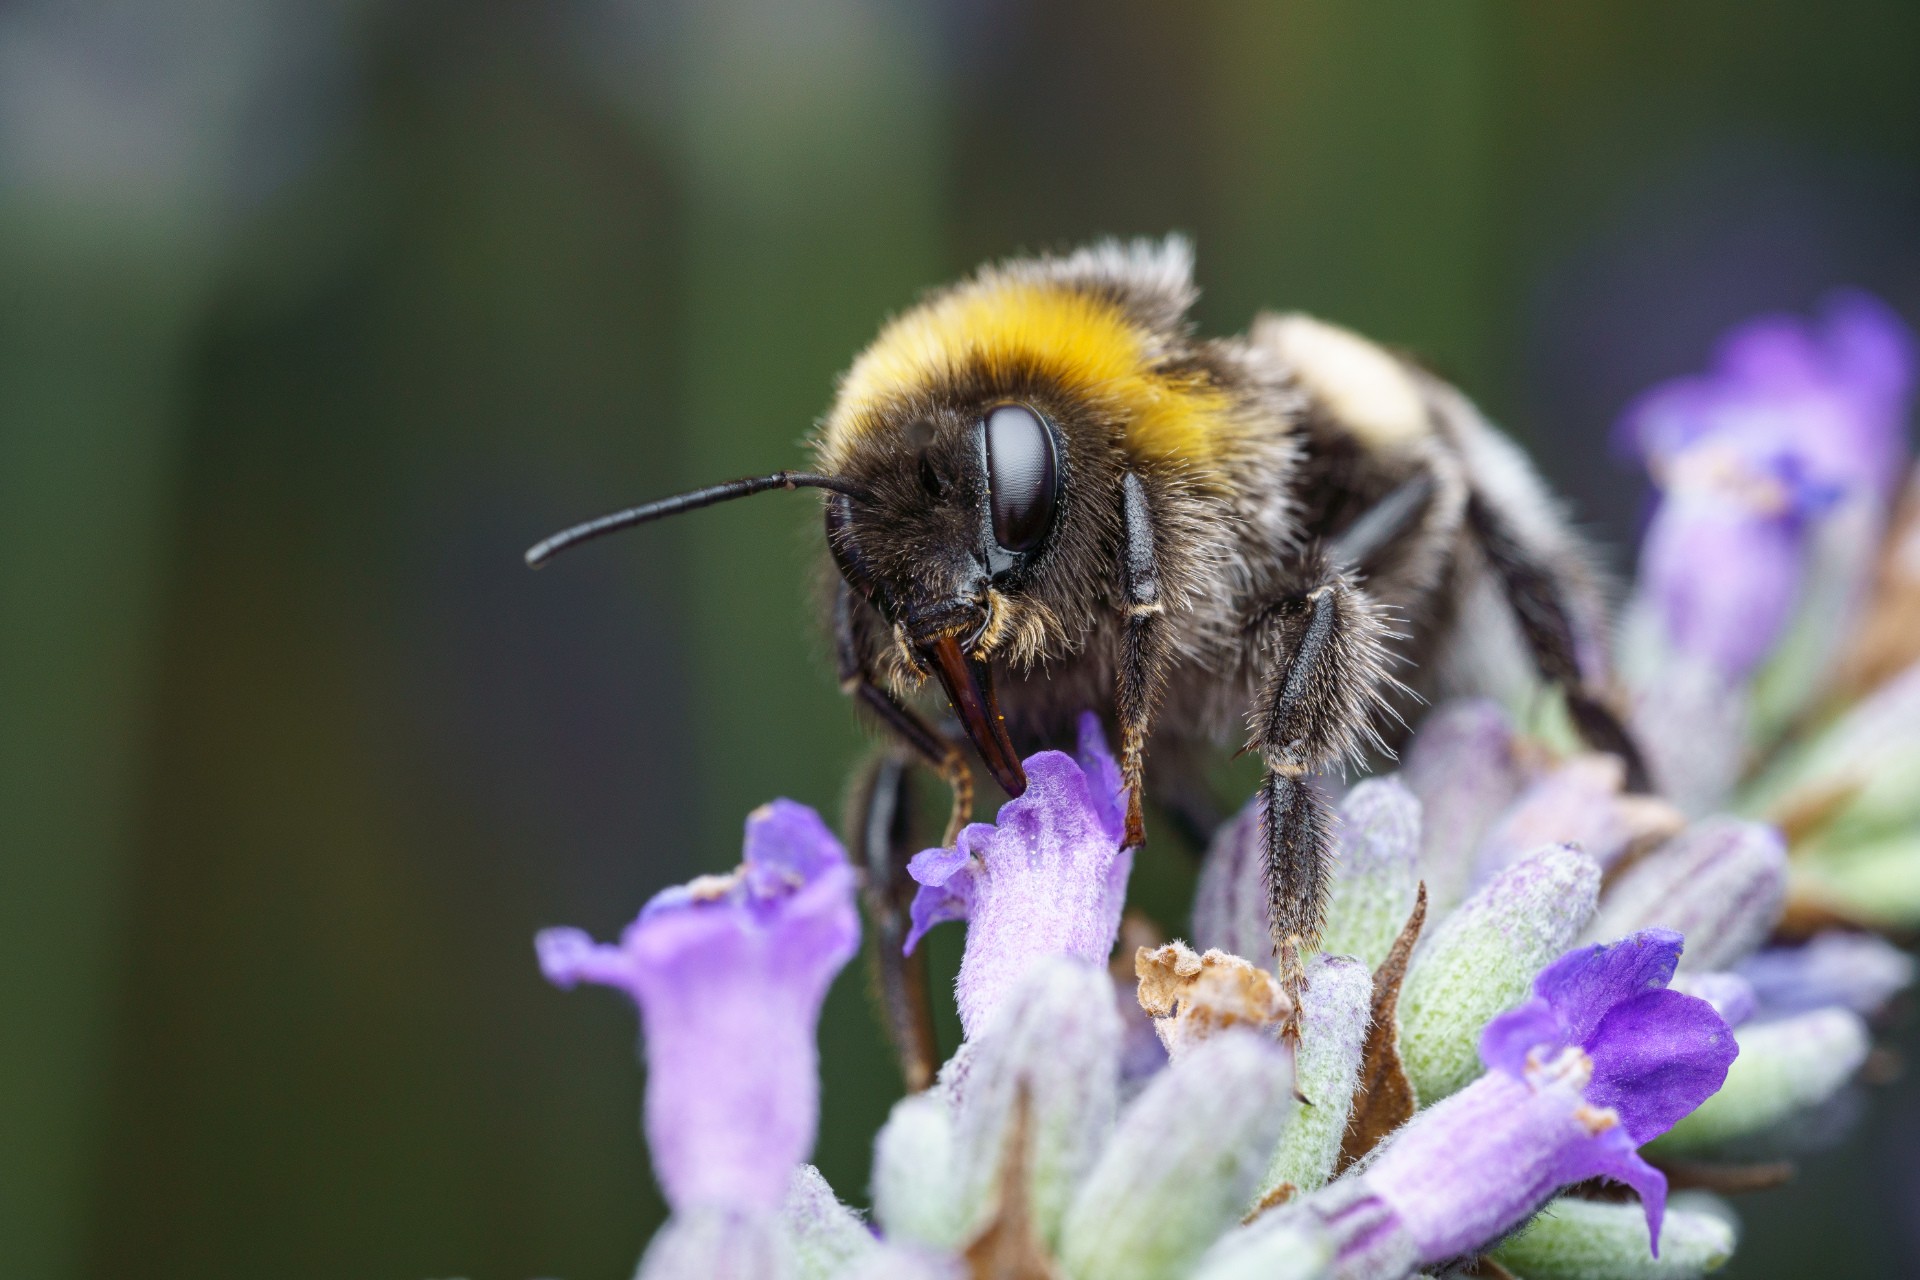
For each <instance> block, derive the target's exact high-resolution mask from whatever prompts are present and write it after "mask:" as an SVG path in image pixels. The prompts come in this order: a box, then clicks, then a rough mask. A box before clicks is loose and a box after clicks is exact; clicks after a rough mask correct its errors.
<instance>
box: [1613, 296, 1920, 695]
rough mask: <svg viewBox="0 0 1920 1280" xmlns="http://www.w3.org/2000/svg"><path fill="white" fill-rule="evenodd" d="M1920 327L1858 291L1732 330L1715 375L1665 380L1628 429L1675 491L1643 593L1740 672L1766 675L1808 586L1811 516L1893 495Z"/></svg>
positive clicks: (1719, 663)
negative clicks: (1817, 309) (1801, 312)
mask: <svg viewBox="0 0 1920 1280" xmlns="http://www.w3.org/2000/svg"><path fill="white" fill-rule="evenodd" d="M1913 369H1914V348H1913V335H1912V334H1911V332H1910V331H1909V330H1908V329H1907V327H1906V325H1905V324H1903V323H1902V322H1901V320H1900V318H1899V317H1898V316H1896V315H1895V314H1894V313H1893V312H1892V311H1891V310H1890V309H1889V308H1888V307H1886V305H1885V304H1883V303H1881V302H1879V301H1878V300H1877V299H1875V298H1872V297H1870V296H1869V295H1867V294H1864V293H1860V292H1857V291H1847V292H1840V293H1835V294H1833V295H1831V296H1830V297H1828V298H1827V299H1826V301H1825V302H1824V304H1823V305H1822V308H1821V313H1820V316H1819V318H1818V319H1817V320H1816V321H1813V322H1806V321H1802V320H1800V319H1798V318H1796V317H1793V316H1784V315H1782V316H1766V317H1762V318H1760V319H1757V320H1753V321H1751V322H1749V323H1747V324H1745V325H1742V326H1741V327H1740V328H1738V329H1735V330H1734V331H1733V332H1731V333H1729V334H1728V335H1727V336H1726V337H1725V338H1724V339H1723V340H1722V342H1721V345H1720V348H1719V350H1718V352H1717V353H1716V355H1715V361H1714V367H1713V369H1712V370H1711V371H1710V372H1708V373H1705V374H1701V375H1696V376H1692V377H1685V378H1677V379H1675V380H1673V381H1671V382H1667V383H1663V384H1661V385H1660V386H1658V387H1655V388H1654V389H1653V390H1652V391H1650V392H1648V393H1647V394H1646V395H1644V396H1642V397H1641V398H1640V400H1638V401H1637V402H1636V403H1635V404H1634V405H1633V406H1631V407H1630V408H1629V409H1628V411H1627V413H1626V415H1625V416H1624V418H1623V420H1622V422H1621V424H1620V434H1621V436H1622V438H1623V439H1624V440H1625V441H1626V442H1627V444H1628V445H1629V446H1630V447H1631V448H1632V449H1633V450H1634V451H1635V452H1637V453H1638V454H1639V455H1640V456H1641V458H1642V459H1644V460H1645V462H1646V464H1647V468H1648V470H1649V471H1650V472H1651V473H1652V475H1653V478H1654V482H1655V483H1656V484H1657V485H1658V486H1659V487H1660V489H1661V491H1662V495H1663V497H1662V501H1661V504H1660V507H1659V509H1658V510H1657V511H1656V513H1655V515H1654V518H1653V523H1652V525H1651V526H1650V527H1649V529H1648V531H1647V537H1646V544H1645V548H1644V550H1643V551H1642V553H1641V563H1640V591H1641V593H1642V594H1643V596H1645V597H1646V598H1647V600H1648V601H1649V602H1650V603H1651V605H1652V607H1653V610H1654V612H1655V613H1656V615H1657V616H1658V617H1659V619H1660V621H1661V622H1662V624H1663V628H1664V630H1665V632H1666V637H1667V639H1668V641H1669V642H1670V643H1671V644H1672V645H1673V646H1674V648H1675V649H1677V650H1678V651H1679V652H1681V653H1684V654H1687V655H1690V656H1692V657H1695V658H1697V659H1700V660H1702V661H1703V662H1705V663H1707V664H1708V665H1709V666H1711V667H1712V668H1713V669H1715V670H1717V671H1719V672H1721V673H1722V674H1723V675H1724V676H1725V677H1726V678H1727V679H1729V680H1738V679H1741V678H1743V677H1745V676H1746V675H1747V674H1749V673H1750V672H1752V671H1753V670H1754V668H1755V667H1757V666H1758V665H1759V664H1760V662H1761V661H1762V660H1763V659H1764V658H1765V657H1766V656H1767V654H1768V652H1769V651H1770V650H1771V648H1772V647H1773V645H1774V643H1775V641H1776V640H1778V639H1779V638H1780V635H1781V632H1782V631H1783V630H1784V629H1785V627H1786V624H1787V620H1788V618H1789V616H1790V615H1791V613H1792V611H1793V607H1794V604H1795V602H1796V601H1797V599H1798V598H1799V595H1800V590H1801V585H1802V584H1801V577H1802V574H1803V572H1804V567H1805V556H1806V551H1807V538H1808V531H1809V528H1810V526H1811V523H1812V522H1813V521H1814V520H1815V519H1816V518H1817V517H1819V516H1820V515H1822V514H1823V513H1824V512H1826V511H1827V510H1829V509H1830V508H1832V507H1834V506H1836V505H1837V504H1840V503H1844V502H1847V501H1849V500H1853V499H1864V500H1867V501H1870V502H1874V503H1884V502H1885V501H1886V500H1887V498H1888V495H1889V494H1890V492H1891V489H1892V486H1893V485H1894V484H1895V483H1896V482H1897V480H1898V477H1899V471H1900V467H1901V461H1902V458H1903V457H1904V436H1903V433H1904V413H1905V405H1906V400H1907V397H1908V395H1909V394H1910V392H1911V390H1912V386H1913Z"/></svg>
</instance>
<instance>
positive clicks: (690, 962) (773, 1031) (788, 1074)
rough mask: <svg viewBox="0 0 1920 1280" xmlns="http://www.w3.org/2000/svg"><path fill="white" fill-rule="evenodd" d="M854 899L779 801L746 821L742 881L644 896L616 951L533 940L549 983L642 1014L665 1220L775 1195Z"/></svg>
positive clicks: (803, 813) (651, 1139)
mask: <svg viewBox="0 0 1920 1280" xmlns="http://www.w3.org/2000/svg"><path fill="white" fill-rule="evenodd" d="M853 895H854V876H853V869H852V867H851V866H849V865H848V863H847V860H846V855H845V854H844V853H843V852H842V851H841V849H840V846H839V843H838V842H837V841H836V840H834V838H833V835H832V833H831V832H830V831H828V830H827V827H826V824H825V823H823V822H821V821H820V817H819V815H818V814H816V813H814V812H813V811H812V810H811V809H808V808H807V807H806V806H804V805H799V804H795V803H794V802H793V801H791V800H776V801H774V802H773V803H771V804H768V805H763V806H762V807H761V808H759V809H756V810H755V811H754V812H753V813H752V815H750V816H749V817H748V819H747V839H746V861H745V862H744V863H743V864H742V865H741V867H740V868H739V870H737V871H735V872H734V873H733V874H732V875H727V876H702V877H699V878H698V879H696V880H694V881H692V882H691V883H689V884H686V885H682V886H678V887H675V888H672V889H667V890H665V891H663V892H661V893H659V894H657V895H655V897H654V898H653V899H652V900H651V901H650V902H648V903H647V905H646V907H645V908H644V909H643V910H642V911H641V913H640V917H639V918H638V919H637V920H635V921H634V922H633V923H632V924H630V925H628V926H627V929H626V931H625V932H624V933H623V934H622V935H621V939H620V943H619V945H618V946H606V945H596V944H594V943H592V942H591V941H589V940H588V939H587V937H586V935H584V934H582V933H581V932H580V931H579V930H576V929H552V930H547V931H545V932H543V933H542V934H541V935H540V936H539V937H538V938H537V939H536V940H535V946H536V949H537V951H538V953H539V956H540V964H541V968H542V970H543V972H545V974H546V975H547V977H548V979H549V980H550V981H552V982H554V983H555V984H557V985H559V986H562V987H570V986H573V985H574V984H576V983H579V982H592V983H597V984H601V985H605V986H612V987H617V988H619V989H621V990H623V991H625V992H627V993H628V994H629V995H630V996H632V997H633V999H634V1000H635V1002H636V1003H637V1004H638V1005H639V1006H640V1016H641V1021H642V1023H643V1025H644V1028H645V1033H646V1034H645V1043H646V1056H647V1068H648V1070H647V1095H646V1109H645V1111H646V1116H645V1118H646V1130H647V1142H648V1145H649V1147H650V1148H651V1150H652V1154H653V1164H654V1171H655V1174H656V1176H657V1177H658V1178H659V1181H660V1186H661V1190H662V1191H663V1192H664V1193H665V1195H666V1198H667V1202H668V1203H669V1204H670V1205H671V1206H672V1207H673V1209H674V1210H675V1212H676V1214H679V1213H682V1212H685V1211H689V1210H692V1209H695V1208H702V1207H715V1208H719V1209H726V1210H773V1209H777V1208H778V1207H779V1206H780V1204H781V1203H782V1201H783V1200H784V1199H785V1196H786V1190H787V1186H788V1182H789V1180H790V1179H791V1177H792V1174H793V1170H794V1169H795V1168H796V1167H797V1166H798V1165H799V1164H800V1162H801V1161H803V1160H804V1159H806V1157H807V1154H808V1152H809V1151H811V1150H812V1147H813V1140H814V1134H815V1130H816V1127H817V1125H818V1122H819V1088H820V1086H819V1072H818V1048H817V1045H816V1043H815V1030H816V1026H817V1024H818V1021H819V1016H820V1005H821V1002H822V1001H823V1000H824V999H825V998H826V993H827V987H828V986H829V985H830V984H831V982H832V981H833V977H834V975H835V974H837V973H838V972H839V971H840V968H841V967H842V966H843V965H844V964H846V962H847V960H848V959H849V958H850V957H851V956H852V955H853V953H854V951H855V950H856V949H857V948H858V946H859V940H860V920H859V916H858V914H857V912H856V911H855V909H854V904H853Z"/></svg>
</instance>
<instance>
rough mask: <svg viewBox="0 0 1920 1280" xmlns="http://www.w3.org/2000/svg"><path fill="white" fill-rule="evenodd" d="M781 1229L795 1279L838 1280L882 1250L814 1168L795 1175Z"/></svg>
mask: <svg viewBox="0 0 1920 1280" xmlns="http://www.w3.org/2000/svg"><path fill="white" fill-rule="evenodd" d="M780 1228H781V1234H782V1235H784V1236H785V1238H786V1253H787V1255H788V1257H789V1258H790V1259H791V1261H792V1263H793V1275H794V1280H834V1278H835V1277H837V1276H839V1275H841V1274H843V1273H844V1272H846V1271H847V1270H849V1269H850V1268H852V1267H854V1266H855V1265H857V1264H858V1263H860V1262H861V1261H863V1260H864V1259H865V1258H866V1257H867V1256H868V1255H869V1254H872V1253H875V1252H877V1251H878V1249H879V1247H880V1246H879V1244H878V1242H877V1241H875V1240H874V1238H873V1233H872V1232H871V1231H869V1230H867V1224H866V1223H865V1222H863V1221H861V1219H860V1215H858V1214H857V1213H855V1212H854V1211H853V1210H851V1209H849V1208H847V1206H846V1205H844V1204H841V1203H840V1200H839V1198H838V1197H837V1196H835V1195H834V1194H833V1188H832V1187H830V1186H828V1185H827V1180H826V1179H825V1178H823V1177H821V1176H820V1171H819V1170H818V1169H816V1168H814V1167H813V1166H812V1165H810V1164H803V1165H801V1166H800V1167H799V1168H798V1169H796V1170H794V1174H793V1184H792V1186H790V1187H789V1188H788V1190H787V1202H786V1204H785V1205H784V1206H783V1207H782V1208H781V1210H780Z"/></svg>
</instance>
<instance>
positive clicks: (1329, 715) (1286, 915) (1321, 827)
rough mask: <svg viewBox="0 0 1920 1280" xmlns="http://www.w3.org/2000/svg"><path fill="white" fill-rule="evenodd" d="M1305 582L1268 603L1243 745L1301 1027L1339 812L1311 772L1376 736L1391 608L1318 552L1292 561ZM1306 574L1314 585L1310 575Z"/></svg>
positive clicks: (1276, 938)
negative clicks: (1257, 688)
mask: <svg viewBox="0 0 1920 1280" xmlns="http://www.w3.org/2000/svg"><path fill="white" fill-rule="evenodd" d="M1297 569H1298V572H1299V581H1300V582H1301V585H1303V586H1306V587H1307V589H1306V590H1304V591H1302V592H1300V593H1299V594H1296V595H1290V596H1288V597H1287V598H1285V599H1283V600H1281V601H1280V602H1279V603H1278V604H1276V605H1275V606H1273V608H1271V609H1270V610H1268V611H1267V615H1266V618H1265V619H1264V622H1265V625H1267V626H1268V627H1270V628H1271V629H1272V633H1273V648H1274V660H1273V662H1272V664H1271V666H1270V668H1269V670H1268V673H1267V683H1266V687H1265V689H1264V691H1263V694H1262V698H1261V703H1260V705H1259V706H1258V707H1257V708H1256V709H1255V712H1254V714H1253V716H1252V717H1250V720H1251V726H1250V727H1251V728H1252V730H1253V739H1252V741H1251V742H1249V743H1248V746H1249V747H1251V748H1253V749H1256V750H1258V751H1259V752H1260V754H1261V756H1262V757H1263V758H1264V759H1265V761H1266V765H1267V776H1266V780H1265V782H1264V783H1263V784H1262V787H1261V801H1262V803H1261V814H1262V823H1263V826H1264V828H1265V832H1264V834H1265V836H1266V854H1267V858H1266V863H1267V865H1266V880H1267V919H1268V924H1269V926H1270V927H1271V928H1272V930H1273V946H1274V953H1275V955H1276V956H1277V957H1278V959H1279V962H1280V980H1281V985H1282V987H1283V988H1284V989H1285V990H1286V992H1287V995H1288V997H1289V998H1290V999H1291V1000H1292V1001H1293V1012H1292V1014H1290V1015H1289V1017H1288V1021H1287V1024H1286V1026H1285V1027H1284V1028H1283V1030H1284V1032H1285V1034H1287V1035H1288V1036H1290V1037H1293V1038H1297V1037H1298V1035H1299V1026H1300V1023H1299V1018H1300V1002H1301V998H1302V996H1303V995H1304V994H1305V992H1306V985H1307V976H1306V956H1307V953H1308V952H1310V951H1312V950H1313V949H1314V948H1315V947H1317V946H1318V945H1319V942H1320V930H1321V927H1322V925H1323V924H1324V922H1325V919H1326V906H1327V883H1328V873H1329V869H1330V867H1331V865H1332V844H1333V814H1332V811H1331V810H1330V809H1329V808H1328V807H1327V803H1326V800H1325V797H1323V796H1322V795H1321V794H1320V792H1319V791H1317V790H1316V789H1315V788H1314V787H1313V785H1312V783H1311V781H1310V780H1309V778H1308V775H1309V774H1310V773H1311V772H1313V771H1314V770H1316V769H1323V768H1325V767H1327V766H1328V765H1330V764H1332V763H1333V762H1334V761H1335V760H1337V759H1340V758H1341V757H1343V756H1349V755H1352V754H1354V752H1355V750H1356V749H1357V748H1358V746H1359V745H1360V744H1361V743H1365V742H1377V741H1378V738H1377V734H1376V732H1375V729H1374V726H1373V717H1374V716H1375V715H1378V714H1385V713H1387V705H1386V702H1385V700H1384V696H1383V695H1384V690H1385V687H1386V686H1387V685H1388V684H1389V683H1390V682H1391V677H1390V676H1388V674H1387V672H1386V661H1387V651H1386V642H1387V641H1388V640H1389V639H1391V638H1392V636H1393V632H1392V631H1391V629H1390V627H1389V625H1388V622H1387V617H1386V614H1385V613H1384V611H1383V610H1381V609H1380V607H1379V606H1378V605H1377V604H1375V603H1374V602H1373V600H1372V599H1371V598H1370V597H1368V595H1367V594H1366V592H1364V591H1363V590H1361V589H1360V588H1359V587H1357V586H1355V585H1354V584H1353V582H1352V580H1351V579H1349V578H1348V577H1347V576H1346V575H1345V574H1344V573H1342V572H1341V571H1339V570H1338V569H1337V568H1335V567H1334V566H1332V565H1330V564H1329V563H1328V562H1326V561H1325V560H1324V559H1323V558H1316V557H1309V559H1308V560H1307V562H1305V563H1303V564H1301V565H1300V566H1297ZM1309 584H1310V585H1309Z"/></svg>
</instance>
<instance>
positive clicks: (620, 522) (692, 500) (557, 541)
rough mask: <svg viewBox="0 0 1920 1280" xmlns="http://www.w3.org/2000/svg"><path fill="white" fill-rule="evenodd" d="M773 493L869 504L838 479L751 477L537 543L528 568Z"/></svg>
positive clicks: (802, 474)
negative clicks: (798, 492)
mask: <svg viewBox="0 0 1920 1280" xmlns="http://www.w3.org/2000/svg"><path fill="white" fill-rule="evenodd" d="M769 489H831V490H832V491H833V492H835V493H843V494H845V495H846V496H847V497H849V498H852V499H854V500H855V501H856V502H864V501H866V500H867V496H868V495H867V491H866V490H865V489H863V488H861V487H860V486H859V485H857V484H855V483H853V482H852V481H851V480H842V479H840V478H839V477H838V476H822V475H814V474H813V473H812V472H808V471H776V472H774V473H773V474H772V475H770V476H749V477H748V478H746V479H744V480H729V481H727V482H726V483H725V484H716V485H709V486H708V487H706V488H704V489H694V490H692V491H690V492H688V493H677V494H675V495H674V496H673V497H671V498H661V499H660V500H659V501H657V502H649V503H647V504H645V505H644V506H638V507H632V508H629V509H628V510H626V511H616V512H614V513H613V514H612V515H610V516H601V517H600V518H599V519H598V520H589V521H587V522H586V523H585V524H577V525H575V526H573V528H571V529H562V530H561V531H560V532H559V533H556V534H554V535H553V536H552V537H551V538H547V539H545V540H543V541H541V542H538V543H535V544H534V545H533V546H532V547H530V548H529V549H528V551H527V565H528V567H530V568H534V569H538V568H540V567H541V566H542V565H544V564H545V563H546V562H547V561H549V560H551V559H553V557H554V556H556V555H558V554H560V553H561V552H562V551H565V550H566V549H567V548H568V547H575V546H578V545H580V544H581V543H583V542H591V541H592V540H593V539H595V538H603V537H605V536H606V535H607V534H609V533H618V532H619V531H620V530H622V529H631V528H633V526H635V525H637V524H646V523H648V522H649V521H653V520H663V519H665V518H666V517H667V516H677V515H679V514H680V513H681V512H682V511H693V510H696V509H698V508H700V507H710V506H712V505H713V504H714V503H716V502H731V501H732V500H733V499H735V498H749V497H752V496H753V495H754V494H756V493H765V492H766V491H767V490H769Z"/></svg>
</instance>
